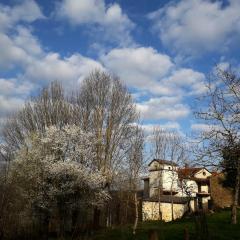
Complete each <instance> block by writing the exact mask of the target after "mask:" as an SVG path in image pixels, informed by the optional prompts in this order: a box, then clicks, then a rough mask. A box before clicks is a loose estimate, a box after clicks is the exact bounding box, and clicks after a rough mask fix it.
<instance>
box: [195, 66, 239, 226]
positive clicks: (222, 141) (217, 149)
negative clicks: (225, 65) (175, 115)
mask: <svg viewBox="0 0 240 240" xmlns="http://www.w3.org/2000/svg"><path fill="white" fill-rule="evenodd" d="M206 88H207V92H206V94H205V95H204V96H202V97H201V98H200V99H199V100H200V103H201V106H202V107H201V108H200V109H198V110H197V111H196V113H195V114H196V117H197V118H198V119H200V120H202V122H203V123H205V124H207V126H208V128H207V130H206V131H204V132H202V134H201V135H200V140H201V143H202V146H203V148H202V151H200V154H199V155H200V157H201V158H202V161H203V163H204V164H205V165H218V166H219V165H221V163H222V162H223V163H224V161H223V159H224V158H225V163H226V162H227V166H228V169H229V167H230V168H231V169H235V173H236V174H235V180H234V192H235V194H234V202H233V205H232V223H233V224H236V223H237V205H238V202H239V187H240V156H239V154H236V153H239V150H238V149H239V145H240V135H239V132H240V78H239V76H238V75H237V74H236V73H234V72H233V71H232V70H231V69H227V70H221V69H219V68H217V69H216V71H215V73H214V74H213V75H212V76H211V77H210V78H209V81H208V83H207V85H206ZM230 152H231V154H229V153H230ZM227 155H228V157H227ZM221 166H222V167H224V164H222V165H221ZM225 166H226V165H225ZM225 170H227V168H225Z"/></svg>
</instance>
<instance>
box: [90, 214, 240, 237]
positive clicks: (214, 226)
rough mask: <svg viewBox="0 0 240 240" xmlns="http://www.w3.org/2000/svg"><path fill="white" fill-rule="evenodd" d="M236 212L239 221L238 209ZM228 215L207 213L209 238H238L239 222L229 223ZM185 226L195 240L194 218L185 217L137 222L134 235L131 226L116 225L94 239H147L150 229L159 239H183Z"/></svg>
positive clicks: (239, 231) (239, 235) (239, 233)
mask: <svg viewBox="0 0 240 240" xmlns="http://www.w3.org/2000/svg"><path fill="white" fill-rule="evenodd" d="M238 213H239V214H238V219H239V221H240V211H239V212H238ZM230 215H231V213H230V211H229V210H228V211H227V210H225V211H221V212H216V213H214V214H209V215H207V225H208V231H209V235H210V238H209V239H210V240H240V223H238V224H237V225H231V224H230ZM186 228H187V229H188V231H189V235H190V239H194V240H197V237H196V229H195V221H194V218H185V219H181V220H176V221H174V222H169V223H164V222H159V221H149V222H143V223H140V224H139V228H138V230H137V234H136V235H135V236H133V235H132V232H131V230H132V229H131V226H125V227H117V228H115V229H111V230H107V231H105V232H101V233H99V234H98V235H97V236H96V237H95V238H94V240H100V239H104V240H110V239H111V240H112V239H114V240H147V239H148V232H149V230H151V229H155V230H157V231H158V234H159V240H180V239H181V240H184V229H186ZM206 240H207V239H206Z"/></svg>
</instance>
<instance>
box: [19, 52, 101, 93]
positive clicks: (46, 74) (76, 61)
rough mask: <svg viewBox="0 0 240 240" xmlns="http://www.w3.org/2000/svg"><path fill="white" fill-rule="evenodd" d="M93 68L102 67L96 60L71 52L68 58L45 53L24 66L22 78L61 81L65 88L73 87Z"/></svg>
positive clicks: (37, 80)
mask: <svg viewBox="0 0 240 240" xmlns="http://www.w3.org/2000/svg"><path fill="white" fill-rule="evenodd" d="M94 69H103V67H102V65H101V64H100V63H98V62H97V61H95V60H93V59H90V58H86V57H83V56H82V55H80V54H73V55H71V56H70V57H68V58H61V56H60V55H59V54H58V53H47V54H46V55H45V56H44V57H43V58H41V59H34V61H33V62H32V63H31V64H29V65H28V66H27V67H26V70H25V73H24V78H26V79H29V80H30V79H31V80H32V81H35V82H41V81H42V82H45V83H48V82H51V81H54V80H58V81H61V82H62V83H63V85H64V86H65V87H66V88H67V89H74V88H76V85H79V83H80V82H81V81H82V79H83V78H84V77H86V76H87V75H88V74H89V73H90V72H91V71H93V70H94Z"/></svg>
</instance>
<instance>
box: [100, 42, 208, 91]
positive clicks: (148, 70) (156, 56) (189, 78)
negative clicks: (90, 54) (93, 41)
mask: <svg viewBox="0 0 240 240" xmlns="http://www.w3.org/2000/svg"><path fill="white" fill-rule="evenodd" d="M101 61H102V62H103V63H104V65H105V66H106V67H107V68H108V69H110V70H111V71H112V72H113V73H115V74H117V75H118V76H120V77H121V79H122V80H123V81H125V82H126V84H127V85H128V86H131V87H133V88H137V89H141V90H142V91H148V92H150V93H152V94H155V95H183V94H199V93H202V92H203V91H204V90H205V87H204V81H205V76H204V74H203V73H200V72H197V71H194V70H192V69H187V68H178V67H177V66H176V65H175V64H174V63H173V62H172V61H171V59H170V57H169V56H167V55H165V54H161V53H159V52H158V51H157V50H155V49H153V48H151V47H148V48H146V47H139V48H119V49H113V50H111V51H110V52H109V53H107V54H106V55H103V56H102V57H101Z"/></svg>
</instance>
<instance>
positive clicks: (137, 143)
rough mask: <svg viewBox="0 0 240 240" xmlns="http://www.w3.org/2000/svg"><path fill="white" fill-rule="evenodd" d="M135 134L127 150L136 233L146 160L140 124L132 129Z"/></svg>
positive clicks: (134, 232) (134, 230)
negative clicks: (139, 196)
mask: <svg viewBox="0 0 240 240" xmlns="http://www.w3.org/2000/svg"><path fill="white" fill-rule="evenodd" d="M132 131H133V136H132V138H131V139H130V140H129V149H128V152H127V158H126V160H127V164H126V166H127V169H126V171H127V172H128V179H129V189H130V192H131V193H133V198H134V205H135V221H134V225H133V234H136V229H137V225H138V221H139V214H138V210H139V203H138V196H137V190H138V187H139V185H140V184H139V182H140V174H141V172H142V171H143V164H144V163H143V161H144V154H143V151H144V133H143V130H142V129H141V128H140V127H139V126H135V127H133V129H132Z"/></svg>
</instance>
